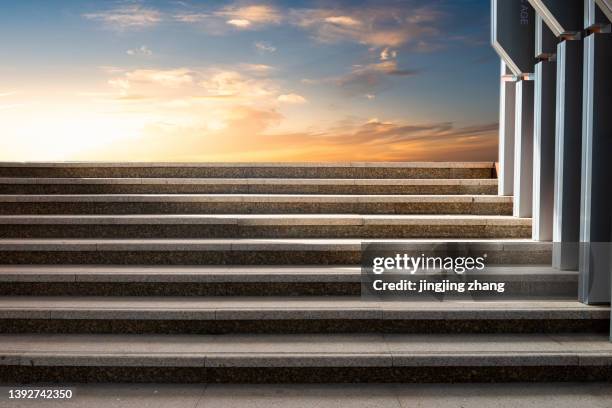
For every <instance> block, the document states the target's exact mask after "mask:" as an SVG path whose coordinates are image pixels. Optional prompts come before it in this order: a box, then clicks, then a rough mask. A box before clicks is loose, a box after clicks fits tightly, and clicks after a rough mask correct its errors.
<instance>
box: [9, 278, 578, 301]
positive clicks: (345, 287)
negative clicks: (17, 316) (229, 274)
mask: <svg viewBox="0 0 612 408" xmlns="http://www.w3.org/2000/svg"><path fill="white" fill-rule="evenodd" d="M487 281H488V282H493V281H502V282H505V292H504V295H503V299H509V298H517V299H527V298H529V299H533V298H549V299H550V298H554V299H574V298H575V297H576V293H577V290H578V282H577V281H575V280H572V281H557V280H555V279H548V280H540V281H524V282H516V281H515V282H511V281H509V280H504V279H503V278H502V279H499V278H498V279H491V278H489V279H487ZM360 294H361V284H360V283H359V282H248V281H245V282H231V283H229V282H223V283H201V282H180V283H177V282H3V283H1V284H0V296H359V295H360ZM492 297H493V298H495V297H499V295H492Z"/></svg>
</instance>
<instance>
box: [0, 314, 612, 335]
mask: <svg viewBox="0 0 612 408" xmlns="http://www.w3.org/2000/svg"><path fill="white" fill-rule="evenodd" d="M608 331H609V319H567V320H566V319H560V320H551V319H529V320H527V319H503V320H498V319H495V320H491V319H470V320H454V319H441V320H382V319H378V320H374V319H333V320H324V319H306V320H301V319H292V320H142V319H130V320H124V319H110V320H106V319H79V320H73V319H28V318H26V319H0V332H1V333H11V334H24V333H37V334H41V333H45V334H341V333H383V334H392V333H406V334H460V333H559V332H563V333H607V332H608Z"/></svg>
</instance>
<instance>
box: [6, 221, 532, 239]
mask: <svg viewBox="0 0 612 408" xmlns="http://www.w3.org/2000/svg"><path fill="white" fill-rule="evenodd" d="M530 237H531V227H530V226H491V225H489V226H485V225H405V226H393V225H378V226H373V225H372V226H354V225H332V226H322V225H310V226H308V225H278V226H249V225H224V224H217V225H210V224H204V225H194V224H178V225H177V224H175V225H168V224H164V225H83V224H81V225H66V224H63V225H44V224H43V225H14V224H13V225H10V224H9V225H0V238H530Z"/></svg>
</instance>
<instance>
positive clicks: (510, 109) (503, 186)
mask: <svg viewBox="0 0 612 408" xmlns="http://www.w3.org/2000/svg"><path fill="white" fill-rule="evenodd" d="M500 82H501V85H500V93H499V158H498V160H499V174H498V175H497V179H498V184H497V189H498V193H499V195H502V196H511V195H512V192H513V188H514V120H515V114H514V108H515V105H516V101H515V91H516V89H515V88H516V82H515V80H514V79H513V76H512V73H511V71H510V70H509V69H508V67H507V66H506V64H505V63H504V62H503V61H502V63H501V81H500Z"/></svg>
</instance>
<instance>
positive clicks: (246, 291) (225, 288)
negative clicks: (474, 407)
mask: <svg viewBox="0 0 612 408" xmlns="http://www.w3.org/2000/svg"><path fill="white" fill-rule="evenodd" d="M412 278H413V279H418V275H413V276H412ZM478 278H480V279H481V280H484V281H487V282H503V283H504V284H505V292H504V294H503V298H504V299H506V298H508V297H515V298H528V299H532V298H547V299H551V298H552V299H575V297H576V293H577V290H578V273H577V272H576V271H559V270H556V269H553V268H552V267H550V266H535V265H513V266H489V267H487V268H486V270H485V271H484V272H482V273H481V274H480V275H479V276H478ZM360 294H361V268H360V267H359V266H180V265H179V266H138V265H133V266H125V265H124V266H121V265H110V266H100V265H2V266H0V295H2V296H18V295H21V296H359V295H360Z"/></svg>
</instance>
